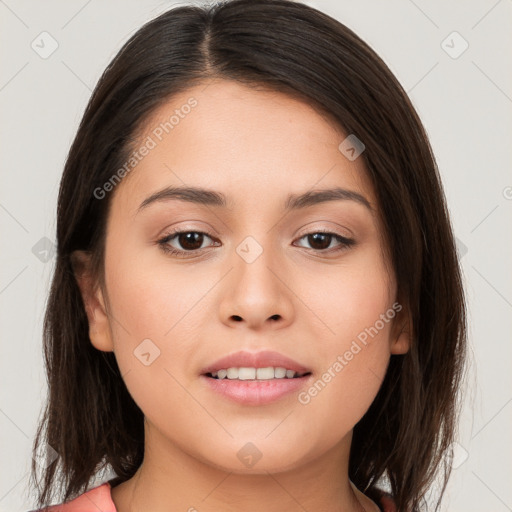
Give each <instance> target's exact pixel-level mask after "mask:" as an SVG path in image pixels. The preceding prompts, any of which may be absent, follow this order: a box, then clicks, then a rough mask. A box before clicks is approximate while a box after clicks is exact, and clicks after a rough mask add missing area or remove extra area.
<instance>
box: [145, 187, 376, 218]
mask: <svg viewBox="0 0 512 512" xmlns="http://www.w3.org/2000/svg"><path fill="white" fill-rule="evenodd" d="M170 200H181V201H187V202H189V203H194V204H199V205H203V206H217V207H221V208H227V207H228V205H231V204H232V203H231V202H230V201H228V200H227V198H226V196H225V195H224V194H223V193H222V192H217V191H215V190H209V189H205V188H200V187H175V186H170V187H166V188H164V189H162V190H160V191H158V192H155V193H154V194H152V195H150V196H149V197H148V198H147V199H145V200H144V201H143V202H142V203H141V205H140V206H139V209H138V212H139V211H141V210H143V209H145V208H147V207H148V206H149V205H151V204H153V203H156V202H161V201H170ZM329 201H355V202H357V203H359V204H361V205H363V206H365V207H366V208H368V209H369V210H370V212H372V213H373V212H374V209H373V207H372V205H371V204H370V202H369V201H368V199H366V197H364V196H362V195H361V194H359V193H357V192H354V191H353V190H347V189H344V188H339V187H335V188H329V189H321V190H318V189H317V190H310V191H307V192H304V193H303V194H290V195H289V196H288V197H287V198H286V201H285V203H284V209H285V211H290V210H299V209H302V208H308V207H310V206H314V205H317V204H320V203H326V202H329Z"/></svg>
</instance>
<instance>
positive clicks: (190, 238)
mask: <svg viewBox="0 0 512 512" xmlns="http://www.w3.org/2000/svg"><path fill="white" fill-rule="evenodd" d="M203 238H204V234H203V233H198V232H196V231H189V232H186V233H179V234H178V235H177V238H176V240H177V241H178V243H179V245H180V246H181V247H182V248H183V249H185V250H187V251H194V250H197V249H201V246H202V245H203Z"/></svg>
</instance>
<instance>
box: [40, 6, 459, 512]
mask: <svg viewBox="0 0 512 512" xmlns="http://www.w3.org/2000/svg"><path fill="white" fill-rule="evenodd" d="M211 77H218V78H223V79H229V80H236V81H239V82H240V83H243V84H247V85H249V86H252V87H264V88H268V89H271V90H276V91H281V92H285V93H286V94H290V95H294V96H296V97H298V98H300V99H302V100H303V101H306V102H308V103H309V104H311V105H313V106H315V107H316V108H318V109H319V110H321V111H322V112H324V113H325V114H326V115H328V116H330V117H331V118H332V119H334V120H335V121H336V123H337V124H338V125H339V126H340V127H341V128H342V129H343V130H344V131H345V132H346V133H348V134H354V135H356V137H357V138H358V139H359V140H361V141H363V143H364V145H365V150H364V152H363V153H362V158H364V162H365V166H366V168H367V172H368V176H369V177H370V179H371V182H372V184H373V186H374V188H375V191H376V194H377V199H378V202H379V205H380V206H381V210H382V211H381V213H382V218H383V223H384V231H385V232H384V235H385V239H386V242H387V247H388V250H389V254H390V256H391V260H392V263H393V268H394V272H395V275H396V280H397V286H398V294H399V297H400V302H401V303H402V304H405V305H406V307H407V309H408V311H409V312H410V315H411V321H412V331H413V332H412V333H411V337H412V346H411V348H410V350H409V352H408V353H407V354H404V355H392V356H391V361H390V364H389V366H388V370H387V373H386V376H385V378H384V381H383V382H382V386H381V388H380V390H379V392H378V394H377V396H376V398H375V400H374V402H373V403H372V405H371V407H370V408H369V410H368V411H367V412H366V414H365V415H364V417H363V418H362V419H361V420H360V421H359V422H358V423H357V425H356V426H355V427H354V434H353V441H352V447H351V453H350V462H349V477H350V479H351V480H352V481H353V482H354V484H355V485H356V486H357V487H358V488H359V489H361V490H362V491H363V492H365V493H366V494H367V495H368V496H370V497H374V499H375V497H376V496H377V495H378V489H379V488H380V487H381V486H382V485H384V483H387V485H388V486H389V487H390V488H391V491H392V493H393V495H394V497H395V500H396V503H397V505H398V509H399V510H411V511H412V512H415V511H418V510H420V506H422V503H424V502H425V495H426V492H427V491H428V490H429V489H430V488H431V487H432V484H433V483H434V482H437V480H438V478H440V479H441V485H440V486H439V488H438V489H437V500H436V510H437V508H439V506H440V503H441V498H442V496H443V494H444V491H445V488H446V484H447V481H448V477H449V474H450V465H449V460H450V457H446V455H447V454H448V455H449V453H450V449H451V443H452V442H453V440H454V439H455V433H456V425H457V418H458V412H459V409H460V397H459V389H460V388H461V382H462V377H463V374H464V361H465V350H466V310H465V298H464V291H463V287H462V282H461V273H460V268H459V264H458V259H457V253H456V248H455V243H454V235H453V232H452V228H451V224H450V219H449V215H448V210H447V206H446V200H445V197H444V193H443V189H442V186H441V180H440V176H439V172H438V169H437V165H436V162H435V158H434V156H433V153H432V149H431V147H430V144H429V141H428V138H427V135H426V132H425V130H424V128H423V126H422V123H421V121H420V119H419V118H418V115H417V113H416V112H415V110H414V108H413V106H412V104H411V102H410V100H409V98H408V97H407V95H406V93H405V92H404V90H403V88H402V87H401V85H400V83H399V82H398V81H397V79H396V78H395V77H394V76H393V74H392V73H391V71H390V70H389V69H388V67H387V66H386V65H385V63H384V62H383V61H382V60H381V59H380V58H379V57H378V56H377V55H376V54H375V52H374V51H373V50H371V49H370V47H369V46H368V45H367V44H366V43H364V42H363V41H362V40H361V39H360V38H359V37H358V36H357V35H356V34H354V33H353V32H352V31H351V30H350V29H348V28H347V27H346V26H344V25H343V24H342V23H340V22H338V21H336V20H334V19H333V18H331V17H329V16H327V15H326V14H323V13H321V12H320V11H318V10H316V9H313V8H311V7H308V6H306V5H304V4H301V3H298V2H291V1H288V0H234V1H230V2H224V3H218V4H214V5H213V6H209V7H206V6H205V7H196V6H185V7H178V8H173V9H171V10H169V11H167V12H165V13H164V14H162V15H160V16H158V17H157V18H156V19H154V20H152V21H150V22H148V23H146V24H145V25H144V26H143V27H142V28H141V29H140V30H139V31H138V32H137V33H136V34H135V35H133V36H132V37H131V39H130V40H129V41H128V42H127V43H126V44H125V45H124V46H123V48H122V49H121V50H120V52H119V53H118V54H117V56H116V57H115V58H114V59H113V61H112V62H111V63H110V64H109V66H108V67H107V69H106V70H105V72H104V73H103V75H102V77H101V78H100V80H99V82H98V84H97V86H96V88H95V90H94V92H93V94H92V97H91V99H90V101H89V103H88V105H87V108H86V111H85V113H84V116H83V119H82V121H81V124H80V126H79V129H78V132H77V134H76V137H75V140H74V142H73V144H72V146H71V149H70V151H69V155H68V157H67V161H66V164H65V168H64V173H63V176H62V181H61V185H60V192H59V199H58V211H57V261H56V268H55V273H54V276H53V282H52V285H51V290H50V295H49V300H48V304H47V310H46V316H45V323H44V355H45V364H46V370H47V378H48V386H49V395H48V401H47V403H46V407H45V408H44V411H43V417H42V419H41V422H40V424H39V427H38V430H37V434H36V438H35V441H34V452H36V451H38V450H40V448H41V446H44V445H45V443H47V444H48V445H49V446H51V447H52V448H53V449H54V450H55V451H56V452H57V454H58V458H57V459H56V461H55V462H53V463H51V464H49V465H48V467H46V468H45V469H44V470H43V471H42V474H39V471H38V465H37V464H36V462H35V461H34V462H33V463H32V475H31V476H32V478H31V481H32V482H33V483H34V485H35V486H36V487H37V492H38V500H39V501H38V506H39V507H42V506H44V505H46V504H48V503H49V500H50V499H52V498H53V497H54V491H56V490H59V491H60V492H61V494H60V495H57V498H58V499H63V500H64V501H67V500H68V499H70V498H72V497H74V496H77V495H78V494H80V493H82V492H84V491H85V490H86V489H87V488H88V484H89V483H90V481H91V478H92V477H93V476H94V475H95V474H96V472H97V471H98V470H99V469H101V468H105V467H110V468H112V469H113V470H114V471H115V473H116V475H117V478H116V479H115V480H114V481H113V482H112V484H113V485H116V484H117V483H120V482H122V481H125V480H127V479H129V478H131V477H132V476H133V475H134V473H135V471H136V470H137V468H138V467H139V466H140V464H141V463H142V460H143V457H144V423H143V419H144V417H143V413H142V411H141V410H140V409H139V407H138V406H137V405H136V404H135V402H134V401H133V399H132V398H131V396H130V394H129V393H128V391H127V388H126V386H125V384H124V382H123V379H122V377H121V375H120V372H119V368H118V366H117V363H116V359H115V356H114V354H113V353H110V352H109V353H107V352H101V351H99V350H96V349H95V348H94V347H93V346H92V344H91V342H90V340H89V336H88V321H87V316H86V313H85V309H84V304H83V301H82V298H81V295H80V291H79V288H78V286H77V282H76V279H75V277H74V274H73V268H72V263H71V254H72V253H73V251H75V250H87V251H90V252H91V253H92V254H93V256H94V258H95V261H96V268H97V271H98V273H99V274H101V272H102V268H103V267H102V263H103V254H104V244H105V225H106V218H107V215H108V209H109V202H110V199H111V195H112V194H107V195H106V197H105V198H103V199H98V197H97V194H95V193H94V191H95V190H97V189H98V188H101V187H102V186H103V185H104V184H105V183H106V182H107V181H108V180H109V179H110V178H111V177H112V176H113V175H114V174H115V172H116V171H117V170H118V169H119V168H120V167H121V166H122V165H123V162H125V161H126V158H127V156H128V155H129V154H130V152H131V150H132V147H133V143H134V140H135V136H136V134H137V133H138V130H139V129H140V128H141V127H142V126H143V125H144V121H145V120H147V119H148V118H149V116H150V115H151V113H152V112H154V110H155V109H156V108H158V107H159V106H160V105H161V104H162V103H163V102H164V101H167V100H169V98H170V97H172V96H173V95H174V94H176V93H178V92H181V91H184V90H186V89H187V88H189V87H191V86H193V85H197V84H199V83H201V82H202V81H204V80H205V79H207V78H211ZM62 490H64V493H63V494H62Z"/></svg>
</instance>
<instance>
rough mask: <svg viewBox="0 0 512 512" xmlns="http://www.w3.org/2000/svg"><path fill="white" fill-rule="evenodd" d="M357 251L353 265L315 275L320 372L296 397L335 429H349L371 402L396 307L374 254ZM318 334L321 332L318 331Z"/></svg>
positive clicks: (379, 380)
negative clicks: (335, 271)
mask: <svg viewBox="0 0 512 512" xmlns="http://www.w3.org/2000/svg"><path fill="white" fill-rule="evenodd" d="M377 254H378V252H377V251H375V250H373V251H367V252H366V253H364V252H361V253H359V254H358V258H357V264H354V265H347V267H346V268H342V269H340V271H339V272H338V273H337V274H336V275H335V277H334V278H333V272H332V269H331V272H330V274H329V275H326V276H325V278H324V277H322V276H321V275H320V276H319V275H318V274H317V275H316V278H315V279H314V282H315V283H316V288H309V289H310V290H317V291H318V293H311V292H310V293H309V295H308V306H310V308H311V310H313V311H315V312H318V315H317V316H318V318H319V319H320V320H321V322H318V323H317V324H316V325H317V326H318V330H317V337H318V339H319V341H320V342H319V343H318V344H317V346H316V347H317V355H318V361H321V362H322V368H321V371H320V374H319V375H318V376H317V377H318V378H317V380H316V381H315V382H314V383H313V385H312V386H311V387H310V388H309V389H307V390H306V391H305V393H303V395H302V396H301V397H299V401H300V402H301V403H302V404H303V405H305V406H306V408H308V407H311V409H310V410H311V411H315V412H314V414H315V416H317V415H318V417H319V418H322V416H324V417H323V418H322V419H323V420H324V421H327V422H330V423H331V424H333V423H334V424H336V427H337V428H335V429H334V430H335V431H338V432H340V431H346V430H347V429H350V428H352V426H353V425H354V423H356V422H357V421H358V420H359V419H360V418H361V417H362V416H363V415H364V413H365V412H366V410H367V409H368V408H369V406H370V405H371V403H372V402H373V400H374V398H375V396H376V394H377V392H378V390H379V388H380V386H381V384H382V380H383V378H384V375H385V373H386V369H387V365H388V363H389V358H390V349H389V336H390V332H391V327H392V322H393V318H394V317H395V314H396V311H395V309H394V308H393V307H392V306H393V300H392V299H393V291H394V290H393V288H392V287H390V285H392V284H393V283H392V282H390V280H389V276H388V274H387V272H386V270H385V268H384V266H383V264H382V261H381V260H380V259H379V258H378V257H377V256H376V255H377ZM319 332H321V334H318V333H319Z"/></svg>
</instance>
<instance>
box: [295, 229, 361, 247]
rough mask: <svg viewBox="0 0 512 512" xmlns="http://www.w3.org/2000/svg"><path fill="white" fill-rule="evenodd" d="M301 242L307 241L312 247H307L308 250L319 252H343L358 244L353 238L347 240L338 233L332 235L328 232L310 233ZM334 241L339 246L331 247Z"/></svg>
mask: <svg viewBox="0 0 512 512" xmlns="http://www.w3.org/2000/svg"><path fill="white" fill-rule="evenodd" d="M300 240H306V241H307V243H308V244H309V246H310V247H305V246H301V247H305V248H306V249H311V250H313V251H317V252H323V251H325V252H336V251H342V250H343V249H347V248H349V247H350V246H352V245H354V244H355V243H356V242H355V240H353V239H351V238H346V237H344V236H341V235H337V234H336V233H330V232H327V231H317V232H314V233H308V234H307V235H304V236H303V237H301V238H300ZM333 241H336V242H338V244H337V246H334V247H331V244H332V242H333Z"/></svg>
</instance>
